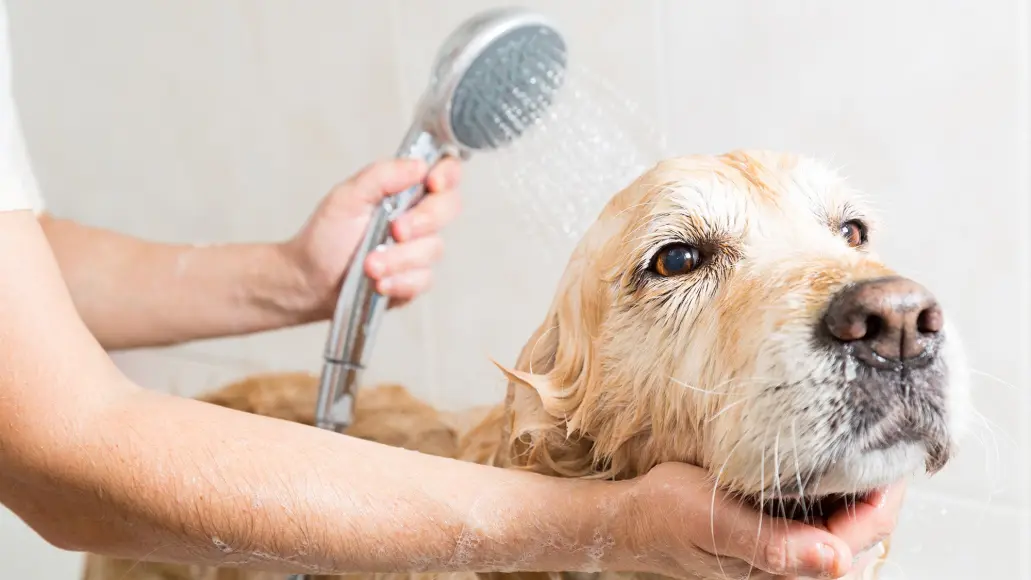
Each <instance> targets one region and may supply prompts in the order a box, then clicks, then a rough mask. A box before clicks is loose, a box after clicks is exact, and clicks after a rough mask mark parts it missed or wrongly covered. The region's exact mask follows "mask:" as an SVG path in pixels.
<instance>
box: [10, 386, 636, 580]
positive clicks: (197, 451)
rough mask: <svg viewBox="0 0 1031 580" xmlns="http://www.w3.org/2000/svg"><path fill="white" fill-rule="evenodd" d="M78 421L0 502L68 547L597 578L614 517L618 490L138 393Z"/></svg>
mask: <svg viewBox="0 0 1031 580" xmlns="http://www.w3.org/2000/svg"><path fill="white" fill-rule="evenodd" d="M83 415H84V416H75V417H74V418H73V417H68V419H70V421H69V425H78V427H77V428H70V429H69V430H68V431H66V432H64V431H57V430H55V429H51V428H38V427H36V428H33V427H29V428H28V431H27V432H24V433H26V434H28V435H29V436H30V438H31V440H32V441H33V444H34V445H37V446H42V447H48V446H50V445H53V446H54V447H55V448H57V449H61V450H62V452H61V453H59V454H52V455H49V456H46V455H39V456H33V455H30V456H29V459H28V463H27V464H26V465H20V466H18V469H17V470H16V471H18V472H21V473H34V474H35V476H34V477H33V478H32V479H31V480H29V481H25V483H26V485H24V486H21V487H19V488H17V489H15V490H13V492H14V493H16V494H17V498H18V499H19V500H20V501H19V502H17V503H15V504H14V505H12V507H13V508H14V509H15V510H16V511H18V512H19V513H25V514H28V515H30V518H27V519H28V521H30V523H34V524H35V525H36V526H38V528H39V529H42V530H52V532H51V534H52V536H53V537H54V538H55V539H56V540H57V541H58V543H59V545H61V546H63V547H67V548H71V549H75V550H87V551H92V552H98V553H103V554H109V555H115V556H121V557H128V558H146V559H148V560H165V561H178V562H198V561H202V562H206V563H210V564H224V563H234V564H240V565H246V566H253V567H260V568H262V569H271V570H279V571H283V572H289V571H298V570H299V569H301V568H303V567H305V566H311V567H312V568H310V569H311V570H318V571H321V572H323V573H330V572H332V573H337V572H346V571H362V572H371V571H380V572H388V571H415V570H430V571H447V570H481V571H486V570H504V569H522V570H555V571H560V570H578V569H585V568H587V567H596V566H597V565H598V564H599V562H597V561H592V560H591V556H592V555H594V556H597V555H598V554H597V552H598V550H603V549H604V548H606V547H608V545H609V544H611V542H612V538H611V536H610V535H611V533H612V532H613V531H614V530H612V529H610V528H609V526H610V525H611V522H609V521H607V518H605V517H604V516H603V515H602V514H603V513H605V512H606V511H608V512H611V511H612V510H615V509H616V508H617V506H608V508H609V509H608V510H606V509H605V508H606V506H604V505H602V504H603V503H604V500H603V496H602V494H601V493H600V490H601V489H603V488H604V489H605V492H606V494H605V496H604V497H609V498H611V497H616V496H615V495H610V494H611V492H612V487H611V486H618V485H621V484H609V483H601V482H582V481H571V480H557V479H551V478H546V477H544V476H539V475H535V474H530V473H524V472H517V471H509V470H502V469H495V468H490V467H485V466H479V465H474V464H468V463H461V462H458V461H453V460H447V459H443V458H438V457H434V456H429V455H423V454H420V453H416V452H411V451H406V450H402V449H397V448H391V447H386V446H383V445H379V444H375V443H370V442H365V441H361V440H357V439H353V438H350V437H346V436H343V435H338V434H334V433H330V432H326V431H321V430H317V429H314V428H309V427H304V426H301V425H297V424H293V423H287V422H283V421H278V420H273V419H267V418H263V417H257V416H253V415H246V414H244V413H240V412H235V411H230V410H227V409H223V408H221V407H215V406H212V405H207V404H204V403H200V402H195V401H190V400H185V399H174V398H170V397H165V396H161V395H157V394H154V393H150V392H138V391H137V392H135V393H134V394H132V395H130V396H127V397H126V398H125V400H120V401H118V402H115V403H109V404H106V405H104V406H103V410H102V411H97V410H94V409H88V410H86V411H85V412H84V413H83ZM155 417H161V418H162V419H161V420H160V421H155V420H154V418H155ZM55 437H56V438H57V440H50V439H52V438H55ZM37 478H38V479H37ZM241 482H245V483H243V485H241ZM71 488H74V489H76V490H78V493H76V494H75V495H66V494H63V493H55V491H58V490H64V489H71ZM55 500H56V501H55ZM70 516H73V517H70ZM592 545H593V546H594V547H595V550H594V551H593V552H592V551H591V547H592ZM302 564H303V565H304V566H301V565H302Z"/></svg>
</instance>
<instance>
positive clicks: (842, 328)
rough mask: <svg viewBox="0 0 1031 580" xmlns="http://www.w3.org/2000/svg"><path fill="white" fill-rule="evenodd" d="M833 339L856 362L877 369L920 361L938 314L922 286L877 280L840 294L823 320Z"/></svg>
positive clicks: (938, 320) (937, 323) (940, 322)
mask: <svg viewBox="0 0 1031 580" xmlns="http://www.w3.org/2000/svg"><path fill="white" fill-rule="evenodd" d="M823 322H824V326H825V327H826V328H827V330H828V331H829V332H830V334H831V336H833V337H834V338H836V339H838V340H840V341H842V342H845V343H850V344H855V345H856V348H854V349H853V351H854V352H855V355H856V357H857V358H859V359H860V360H862V361H864V362H866V363H868V364H875V365H880V364H884V362H886V361H887V362H899V361H902V360H907V359H914V358H917V357H920V356H921V355H923V354H924V353H925V351H926V350H927V346H928V340H929V339H930V338H931V337H933V336H934V335H935V334H937V333H938V332H940V331H941V329H942V326H943V323H944V316H943V314H942V309H941V307H940V306H939V305H938V303H937V302H936V301H935V299H934V296H932V295H931V293H930V292H928V291H927V290H926V289H924V288H923V287H922V286H920V285H919V284H917V283H916V282H913V281H911V280H907V279H905V278H878V279H874V280H866V281H863V282H859V283H857V284H853V285H851V286H849V287H847V288H845V289H844V290H842V291H841V292H839V293H838V294H837V295H836V296H835V297H834V298H833V299H832V300H831V304H830V306H829V307H828V309H827V312H826V314H825V315H824V320H823Z"/></svg>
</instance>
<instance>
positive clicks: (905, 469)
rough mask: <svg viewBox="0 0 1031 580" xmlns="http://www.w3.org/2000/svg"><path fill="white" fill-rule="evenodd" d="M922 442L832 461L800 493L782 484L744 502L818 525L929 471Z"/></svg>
mask: <svg viewBox="0 0 1031 580" xmlns="http://www.w3.org/2000/svg"><path fill="white" fill-rule="evenodd" d="M927 447H928V446H927V445H926V444H925V443H923V442H915V441H905V442H900V443H897V444H895V445H892V446H887V447H884V448H879V449H874V450H870V451H864V452H861V453H856V454H855V455H854V456H852V457H849V458H845V459H842V460H838V461H835V462H833V463H831V464H830V465H828V466H827V467H826V468H825V469H822V470H817V471H816V472H817V473H819V474H820V475H819V476H818V477H814V478H812V479H814V480H816V481H815V483H814V484H812V485H808V486H806V489H804V490H802V491H799V489H798V486H797V485H791V484H782V485H781V486H779V489H778V490H777V491H776V492H772V493H759V494H754V493H753V494H749V495H746V496H744V499H745V500H746V501H747V502H749V503H751V504H752V505H753V507H756V508H758V509H761V510H762V511H763V512H764V513H766V514H767V515H769V516H772V517H778V518H785V519H790V520H796V521H801V522H805V523H818V522H821V521H822V520H824V519H825V518H827V517H829V516H830V515H831V514H833V513H835V512H837V511H840V510H842V509H854V507H850V506H855V505H856V503H857V502H861V501H864V500H865V499H867V498H868V497H869V496H870V494H872V493H874V492H875V491H878V490H883V489H884V488H886V487H888V486H890V485H892V484H894V483H897V482H899V481H901V480H902V479H905V478H906V477H908V476H911V475H914V474H916V473H918V472H920V471H921V470H924V471H927V470H929V465H931V464H932V460H931V459H930V457H931V453H930V452H929V451H928V448H927Z"/></svg>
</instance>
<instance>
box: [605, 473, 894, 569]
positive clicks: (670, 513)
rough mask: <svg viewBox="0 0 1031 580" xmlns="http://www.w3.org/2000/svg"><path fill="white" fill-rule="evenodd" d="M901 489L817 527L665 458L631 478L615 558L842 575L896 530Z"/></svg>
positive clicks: (641, 564) (651, 564) (649, 565)
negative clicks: (751, 502)
mask: <svg viewBox="0 0 1031 580" xmlns="http://www.w3.org/2000/svg"><path fill="white" fill-rule="evenodd" d="M901 495H902V490H901V488H900V487H895V488H892V489H891V490H889V492H888V493H887V494H883V495H882V496H881V497H876V498H874V499H873V500H872V501H870V502H869V503H862V504H860V505H858V506H857V507H856V508H855V509H854V510H853V508H852V507H851V506H850V507H849V509H848V513H847V514H846V513H844V512H842V513H836V514H834V515H833V516H831V517H830V518H829V519H828V522H827V524H828V525H827V527H826V528H824V527H822V526H821V527H813V526H809V525H805V524H802V523H799V522H795V521H789V520H784V519H780V518H772V517H770V516H768V515H762V514H760V513H759V512H758V511H756V510H754V509H752V508H751V507H749V506H746V505H743V504H742V503H741V501H740V500H739V499H737V498H734V497H731V496H729V495H727V494H725V493H723V492H720V491H716V490H714V487H713V482H712V481H711V478H709V477H708V475H707V473H706V472H705V471H704V470H702V469H700V468H698V467H694V466H690V465H685V464H678V463H667V464H662V465H659V466H657V467H655V468H654V469H652V470H651V471H650V472H648V473H647V474H646V475H644V476H642V477H641V478H639V479H638V480H636V481H635V482H634V483H633V487H632V488H631V490H630V492H629V493H628V495H627V500H626V502H625V503H624V505H623V506H622V508H623V509H622V510H621V511H620V517H621V518H623V519H625V520H626V523H624V524H622V525H624V526H627V529H626V530H625V536H624V537H625V539H626V542H627V547H626V549H625V550H624V553H623V554H622V555H621V556H620V558H621V559H622V561H619V562H618V564H619V565H620V569H633V570H637V571H643V572H652V573H658V574H663V575H668V576H673V577H678V578H694V577H697V576H701V577H710V576H711V577H723V576H726V577H731V578H733V577H738V578H741V577H745V575H747V574H749V573H752V574H753V575H754V574H756V573H758V572H765V573H766V574H768V575H773V576H775V577H781V578H842V577H845V576H846V575H847V574H849V573H850V572H852V573H854V572H856V571H857V568H858V567H859V566H856V565H855V564H854V563H853V554H854V553H856V552H859V551H860V550H863V549H866V548H869V547H873V546H876V545H877V542H879V541H880V540H882V539H884V538H885V537H886V536H887V535H888V534H889V533H890V532H891V531H892V529H893V528H894V522H895V513H896V512H897V509H898V506H899V504H900V503H901ZM862 564H869V562H863V563H862ZM628 567H629V568H628Z"/></svg>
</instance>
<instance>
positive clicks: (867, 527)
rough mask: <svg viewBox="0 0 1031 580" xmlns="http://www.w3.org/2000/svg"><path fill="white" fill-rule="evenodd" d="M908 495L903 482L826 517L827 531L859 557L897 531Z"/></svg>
mask: <svg viewBox="0 0 1031 580" xmlns="http://www.w3.org/2000/svg"><path fill="white" fill-rule="evenodd" d="M905 495H906V484H905V482H904V481H903V482H900V483H896V484H894V485H891V486H889V487H888V488H886V489H883V490H878V491H876V492H874V493H872V494H870V497H868V498H867V499H866V500H864V501H858V502H856V504H855V505H854V506H853V505H851V504H850V505H848V506H846V507H843V508H841V509H839V510H838V511H837V512H835V513H833V514H831V516H830V517H829V518H827V529H828V531H830V532H831V533H832V534H834V535H835V536H837V537H839V538H841V539H842V540H844V541H845V542H846V543H847V544H848V545H849V548H850V549H851V550H852V553H854V554H856V555H858V554H860V553H862V552H865V551H867V550H869V549H871V548H873V547H875V546H877V544H878V543H880V542H881V541H883V540H884V539H885V538H887V537H888V536H889V535H891V533H892V532H893V531H895V525H896V523H897V521H898V514H899V510H900V509H901V507H902V500H903V498H904V497H905Z"/></svg>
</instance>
